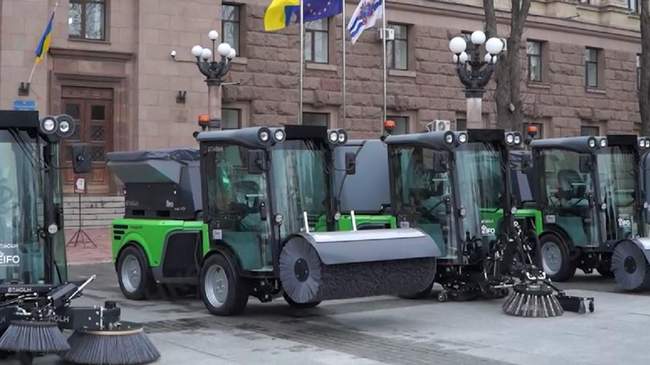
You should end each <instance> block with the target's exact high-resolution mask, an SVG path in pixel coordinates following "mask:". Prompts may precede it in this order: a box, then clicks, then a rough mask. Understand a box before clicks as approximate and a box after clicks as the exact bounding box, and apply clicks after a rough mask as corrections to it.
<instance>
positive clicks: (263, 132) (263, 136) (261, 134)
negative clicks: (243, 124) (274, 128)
mask: <svg viewBox="0 0 650 365" xmlns="http://www.w3.org/2000/svg"><path fill="white" fill-rule="evenodd" d="M257 137H258V138H259V139H260V141H262V142H264V143H266V142H268V141H270V140H271V130H270V129H268V128H266V127H262V128H260V129H259V131H257Z"/></svg>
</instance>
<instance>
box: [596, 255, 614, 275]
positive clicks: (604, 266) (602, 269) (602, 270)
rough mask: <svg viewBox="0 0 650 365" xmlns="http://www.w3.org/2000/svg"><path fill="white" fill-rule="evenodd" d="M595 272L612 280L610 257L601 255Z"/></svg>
mask: <svg viewBox="0 0 650 365" xmlns="http://www.w3.org/2000/svg"><path fill="white" fill-rule="evenodd" d="M596 270H597V271H598V273H599V274H600V275H602V276H604V277H606V278H613V277H614V272H613V271H612V256H611V255H603V256H602V257H601V258H600V262H599V263H598V267H597V268H596Z"/></svg>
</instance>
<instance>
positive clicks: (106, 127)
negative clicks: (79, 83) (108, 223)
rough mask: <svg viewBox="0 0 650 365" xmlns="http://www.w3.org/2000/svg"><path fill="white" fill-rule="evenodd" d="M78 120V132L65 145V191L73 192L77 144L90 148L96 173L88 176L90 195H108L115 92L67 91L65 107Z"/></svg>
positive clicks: (79, 89)
mask: <svg viewBox="0 0 650 365" xmlns="http://www.w3.org/2000/svg"><path fill="white" fill-rule="evenodd" d="M61 110H63V112H64V113H66V114H69V115H70V116H72V118H74V120H75V122H76V124H77V129H76V131H75V134H74V136H73V137H72V138H70V139H68V140H66V141H65V142H64V144H63V153H62V158H63V161H62V162H63V164H64V166H66V167H68V168H66V169H65V170H64V171H65V173H64V179H65V191H66V192H72V186H73V184H74V180H75V177H76V176H75V174H74V172H73V171H72V168H71V167H72V162H71V161H72V153H71V148H70V146H71V145H72V144H74V143H87V144H89V145H90V155H91V158H92V161H93V163H92V166H93V169H92V172H91V173H90V174H86V176H85V177H86V185H87V189H88V193H90V194H106V193H109V192H110V190H111V179H110V176H109V173H108V171H107V169H106V152H110V151H112V150H113V90H111V89H95V88H78V87H74V88H72V87H70V88H63V98H62V108H61Z"/></svg>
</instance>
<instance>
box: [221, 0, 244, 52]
mask: <svg viewBox="0 0 650 365" xmlns="http://www.w3.org/2000/svg"><path fill="white" fill-rule="evenodd" d="M239 25H240V20H239V5H232V4H223V6H222V7H221V34H222V35H223V41H224V42H226V43H228V44H230V46H231V47H232V48H234V49H235V51H237V53H240V49H239V29H240V27H239Z"/></svg>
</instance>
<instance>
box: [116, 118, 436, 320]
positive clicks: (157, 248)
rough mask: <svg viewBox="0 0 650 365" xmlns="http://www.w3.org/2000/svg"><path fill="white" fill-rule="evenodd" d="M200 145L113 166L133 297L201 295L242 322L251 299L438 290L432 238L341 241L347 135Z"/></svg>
mask: <svg viewBox="0 0 650 365" xmlns="http://www.w3.org/2000/svg"><path fill="white" fill-rule="evenodd" d="M196 139H197V141H198V142H199V150H198V151H197V150H194V149H175V150H163V151H160V150H158V151H140V152H119V153H111V154H109V156H108V160H109V163H108V165H109V167H110V169H111V170H112V172H113V173H114V174H115V175H116V176H117V177H118V178H119V179H120V180H121V181H122V182H123V183H124V185H125V202H126V212H125V217H124V218H123V219H118V220H115V221H114V222H113V230H112V235H113V258H114V260H115V268H116V272H117V276H118V279H119V282H120V288H121V290H122V292H123V293H124V295H125V296H126V297H127V298H130V299H144V298H146V297H147V293H148V292H149V290H150V289H151V288H152V287H153V286H155V285H158V284H185V285H187V284H189V285H198V287H199V292H200V293H201V297H202V299H203V301H204V303H205V305H206V307H207V308H208V310H209V311H210V312H211V313H213V314H218V315H232V314H237V313H240V312H241V311H243V310H244V308H245V306H246V303H247V301H248V298H249V296H254V297H257V298H258V299H259V300H260V301H262V302H268V301H270V300H272V299H273V298H274V297H276V296H278V295H284V297H285V299H286V300H287V302H289V304H291V305H293V306H297V307H310V306H314V305H317V304H318V303H319V302H320V301H321V300H326V299H342V298H351V297H360V296H371V295H381V294H398V295H399V294H404V295H410V294H413V293H416V292H420V291H422V290H423V289H424V288H426V287H428V286H429V285H430V284H431V283H432V282H433V278H434V276H435V271H436V270H435V268H436V256H438V253H439V252H438V249H437V245H436V244H435V243H434V242H433V240H432V239H431V238H430V237H429V236H428V235H426V234H424V233H423V232H421V231H419V230H417V229H410V228H407V229H369V230H358V229H357V230H352V231H335V230H336V228H337V225H338V224H337V218H339V216H338V214H337V213H340V212H339V211H338V209H337V207H336V205H337V204H336V202H335V200H336V199H335V194H334V193H333V191H332V190H333V189H332V186H333V184H332V174H333V173H334V171H333V170H335V168H334V163H333V161H334V159H333V150H334V149H335V148H336V147H337V146H341V145H342V144H343V143H345V141H346V140H347V135H346V134H345V132H344V131H343V130H328V129H326V128H322V127H308V126H286V127H277V128H276V127H274V128H267V127H253V128H244V129H236V130H222V131H203V132H200V133H198V134H197V135H196ZM353 216H354V215H353V214H352V215H351V218H353ZM350 224H351V225H352V226H354V225H355V224H356V221H355V220H354V219H351V222H350ZM339 228H340V227H339Z"/></svg>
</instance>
